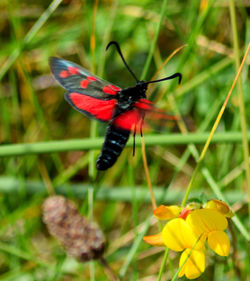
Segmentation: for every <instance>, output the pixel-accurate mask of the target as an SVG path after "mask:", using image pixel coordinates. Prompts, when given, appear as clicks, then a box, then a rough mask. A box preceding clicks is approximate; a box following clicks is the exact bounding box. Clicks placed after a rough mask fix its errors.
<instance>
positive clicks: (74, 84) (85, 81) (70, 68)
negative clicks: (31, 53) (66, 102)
mask: <svg viewBox="0 0 250 281" xmlns="http://www.w3.org/2000/svg"><path fill="white" fill-rule="evenodd" d="M50 68H51V72H52V73H53V75H54V76H55V78H56V80H57V81H58V82H59V83H60V84H61V85H62V86H63V87H64V88H65V89H67V90H68V91H70V92H77V93H82V94H84V95H88V96H91V97H94V98H97V99H105V100H106V99H113V98H114V97H115V95H116V94H117V93H118V92H119V91H120V90H121V89H120V88H119V87H117V86H115V85H112V84H110V83H109V82H107V81H105V80H103V79H101V78H99V77H97V76H95V75H93V74H91V73H90V72H88V71H87V70H86V69H84V68H82V67H81V66H79V65H77V64H75V63H73V62H70V61H67V60H64V59H60V58H56V57H52V58H50Z"/></svg>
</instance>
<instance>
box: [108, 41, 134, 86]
mask: <svg viewBox="0 0 250 281" xmlns="http://www.w3.org/2000/svg"><path fill="white" fill-rule="evenodd" d="M111 45H115V47H116V49H117V52H118V54H119V55H120V57H121V59H122V61H123V63H124V64H125V66H126V68H127V70H128V71H129V72H130V73H131V75H132V76H133V77H134V79H135V80H136V82H137V83H138V82H139V80H138V79H137V78H136V76H135V74H134V72H133V71H132V70H131V69H130V67H129V66H128V64H127V63H126V61H125V59H124V57H123V55H122V51H121V48H120V46H119V44H118V43H117V42H116V41H111V42H109V43H108V45H107V47H106V51H107V50H108V48H109V47H110V46H111Z"/></svg>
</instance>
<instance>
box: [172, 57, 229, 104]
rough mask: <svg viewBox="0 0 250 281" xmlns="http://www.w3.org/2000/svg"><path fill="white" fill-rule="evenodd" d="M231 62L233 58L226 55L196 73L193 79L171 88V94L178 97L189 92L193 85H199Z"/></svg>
mask: <svg viewBox="0 0 250 281" xmlns="http://www.w3.org/2000/svg"><path fill="white" fill-rule="evenodd" d="M232 63H233V59H232V58H229V57H226V58H224V59H222V60H220V61H219V62H217V63H215V64H213V65H212V66H210V67H208V68H206V70H205V71H203V72H201V73H200V74H198V75H196V76H195V77H194V78H193V79H191V80H190V81H188V83H185V84H182V86H181V87H178V88H176V89H175V90H173V95H174V96H175V97H176V98H179V97H181V96H183V95H184V94H186V93H187V92H190V91H191V90H193V89H194V88H195V87H197V86H199V85H201V84H202V83H204V82H205V81H207V80H208V79H210V78H211V76H213V75H215V74H217V73H218V72H220V71H222V70H225V68H227V67H229V66H230V65H231V64H232Z"/></svg>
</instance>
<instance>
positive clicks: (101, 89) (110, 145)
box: [50, 41, 182, 171]
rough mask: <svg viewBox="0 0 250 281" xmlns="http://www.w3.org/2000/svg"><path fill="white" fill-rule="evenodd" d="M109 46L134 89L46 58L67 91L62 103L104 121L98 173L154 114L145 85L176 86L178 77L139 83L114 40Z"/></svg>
mask: <svg viewBox="0 0 250 281" xmlns="http://www.w3.org/2000/svg"><path fill="white" fill-rule="evenodd" d="M111 45H114V46H115V47H116V50H117V52H118V54H119V55H120V57H121V59H122V61H123V63H124V65H125V67H126V68H127V70H128V71H129V72H130V74H131V75H132V76H133V78H134V79H135V81H136V84H135V86H133V87H129V88H124V89H122V88H120V87H119V86H116V85H114V84H112V83H110V82H107V81H105V80H103V79H101V78H99V77H97V76H95V75H93V74H91V73H90V72H89V71H87V70H86V69H84V68H82V67H81V66H79V65H77V64H75V63H73V62H70V61H67V60H64V59H60V58H56V57H51V58H50V68H51V72H52V73H53V75H54V77H55V79H56V80H57V81H58V82H59V84H60V85H61V86H62V87H64V88H65V89H66V90H67V92H66V93H65V99H66V101H67V102H68V103H69V104H70V105H72V106H73V107H74V108H75V109H76V110H78V111H79V112H81V113H83V114H85V115H86V116H88V117H89V118H94V119H97V120H99V121H103V122H108V127H107V132H106V136H105V140H104V143H103V146H102V151H101V153H100V155H99V157H98V159H97V162H96V167H97V169H98V170H102V171H104V170H107V169H108V168H110V167H112V166H113V165H114V163H115V162H116V160H117V158H118V157H119V155H120V154H121V152H122V150H123V148H124V146H125V144H126V143H127V141H128V139H129V135H130V133H131V131H132V132H133V133H134V135H135V134H136V132H137V130H138V129H139V130H140V132H141V134H142V126H143V122H144V117H145V114H147V113H148V112H154V111H155V107H154V105H153V103H152V102H151V101H149V100H147V99H146V91H147V87H148V85H149V84H151V83H156V82H160V81H164V80H170V79H174V78H178V82H179V84H180V82H181V78H182V75H181V74H180V73H178V72H177V73H175V74H173V75H171V76H168V77H165V78H163V79H159V80H154V81H139V80H138V79H137V77H136V76H135V74H134V73H133V71H132V70H131V69H130V67H129V66H128V64H127V63H126V61H125V59H124V57H123V54H122V52H121V49H120V46H119V44H118V43H117V42H116V41H111V42H109V44H108V45H107V47H106V50H107V49H108V48H109V47H110V46H111Z"/></svg>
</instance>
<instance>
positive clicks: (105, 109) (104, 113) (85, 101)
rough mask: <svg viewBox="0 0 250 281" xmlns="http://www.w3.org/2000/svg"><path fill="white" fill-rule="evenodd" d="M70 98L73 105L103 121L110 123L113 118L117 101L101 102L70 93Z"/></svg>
mask: <svg viewBox="0 0 250 281" xmlns="http://www.w3.org/2000/svg"><path fill="white" fill-rule="evenodd" d="M69 98H70V100H71V102H72V103H73V105H74V106H75V107H76V108H78V109H81V110H83V111H86V112H88V113H89V114H91V115H92V116H94V117H95V118H97V119H99V120H102V121H109V120H111V118H112V117H113V112H114V108H115V105H116V100H114V99H112V100H100V99H96V98H92V97H89V96H86V95H83V94H79V93H70V94H69Z"/></svg>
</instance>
